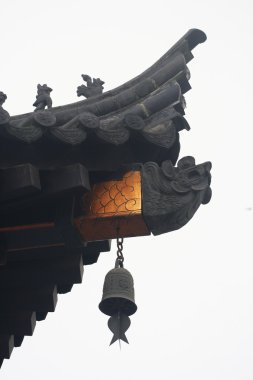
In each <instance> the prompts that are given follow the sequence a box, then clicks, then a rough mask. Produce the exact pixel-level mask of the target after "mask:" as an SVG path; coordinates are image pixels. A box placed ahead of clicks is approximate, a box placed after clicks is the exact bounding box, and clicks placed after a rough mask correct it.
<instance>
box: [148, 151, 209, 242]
mask: <svg viewBox="0 0 253 380" xmlns="http://www.w3.org/2000/svg"><path fill="white" fill-rule="evenodd" d="M210 170H211V163H210V162H205V163H203V164H200V165H196V164H195V159H194V158H193V157H191V156H188V157H184V158H182V159H181V160H179V161H178V164H177V167H174V166H173V165H172V163H171V161H164V162H163V163H162V165H161V167H159V166H158V164H156V163H154V162H147V163H146V164H144V165H143V168H142V188H143V216H144V219H145V222H146V223H147V225H148V227H149V228H150V230H151V232H152V233H153V234H154V235H159V234H162V233H166V232H169V231H174V230H177V229H179V228H181V227H182V226H184V225H185V224H186V223H187V222H188V221H189V220H190V219H191V218H192V217H193V215H194V213H195V212H196V210H197V209H198V208H199V206H200V205H201V204H206V203H208V202H209V201H210V199H211V189H210V182H211V175H210Z"/></svg>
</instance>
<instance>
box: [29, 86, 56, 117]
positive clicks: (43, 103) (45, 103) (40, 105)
mask: <svg viewBox="0 0 253 380" xmlns="http://www.w3.org/2000/svg"><path fill="white" fill-rule="evenodd" d="M51 91H53V90H52V88H50V87H48V85H47V84H43V85H40V84H38V85H37V96H36V101H35V102H34V103H33V106H34V107H36V108H35V110H34V111H41V110H44V109H45V108H46V107H47V108H48V109H50V108H52V99H51V97H50V92H51Z"/></svg>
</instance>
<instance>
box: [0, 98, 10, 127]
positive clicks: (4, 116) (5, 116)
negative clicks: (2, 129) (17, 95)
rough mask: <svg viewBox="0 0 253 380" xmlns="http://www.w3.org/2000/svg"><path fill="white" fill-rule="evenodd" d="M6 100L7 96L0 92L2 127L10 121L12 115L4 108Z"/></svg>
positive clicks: (0, 121)
mask: <svg viewBox="0 0 253 380" xmlns="http://www.w3.org/2000/svg"><path fill="white" fill-rule="evenodd" d="M6 99H7V95H6V94H4V93H3V92H2V91H0V125H1V124H6V123H7V122H8V121H9V119H10V115H9V114H8V112H7V111H5V110H4V109H3V107H2V105H3V104H4V102H5V100H6Z"/></svg>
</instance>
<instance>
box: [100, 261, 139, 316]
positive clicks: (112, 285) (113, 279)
mask: <svg viewBox="0 0 253 380" xmlns="http://www.w3.org/2000/svg"><path fill="white" fill-rule="evenodd" d="M99 309H100V310H101V311H102V312H103V313H104V314H106V315H110V316H112V315H114V314H116V313H118V312H119V311H120V312H122V313H124V314H126V315H128V316H129V315H132V314H134V313H135V312H136V310H137V306H136V304H135V301H134V281H133V277H132V275H131V273H130V272H129V271H128V270H127V269H125V268H120V267H118V268H114V269H112V270H110V271H109V272H108V273H107V275H106V276H105V281H104V288H103V297H102V301H101V302H100V304H99Z"/></svg>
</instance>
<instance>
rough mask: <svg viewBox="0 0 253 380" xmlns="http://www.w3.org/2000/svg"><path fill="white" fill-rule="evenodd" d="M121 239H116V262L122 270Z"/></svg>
mask: <svg viewBox="0 0 253 380" xmlns="http://www.w3.org/2000/svg"><path fill="white" fill-rule="evenodd" d="M123 241H124V239H123V238H117V260H116V262H117V263H118V265H119V266H120V267H121V268H123V262H124V256H123V252H122V251H123Z"/></svg>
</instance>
